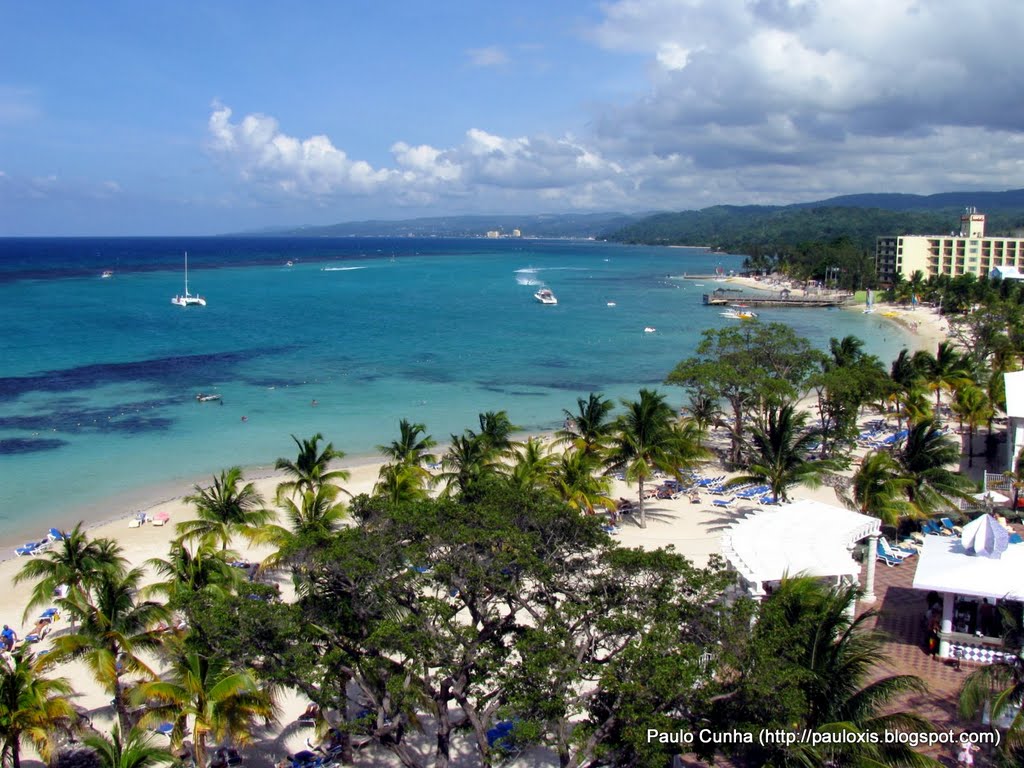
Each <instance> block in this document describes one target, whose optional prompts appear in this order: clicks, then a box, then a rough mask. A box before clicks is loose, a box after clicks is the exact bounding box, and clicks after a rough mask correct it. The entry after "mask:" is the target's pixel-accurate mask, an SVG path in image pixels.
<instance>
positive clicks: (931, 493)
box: [894, 421, 973, 514]
mask: <svg viewBox="0 0 1024 768" xmlns="http://www.w3.org/2000/svg"><path fill="white" fill-rule="evenodd" d="M894 457H895V459H896V462H897V463H898V464H899V465H900V473H901V475H902V476H903V477H906V478H908V479H909V480H910V481H911V484H910V485H909V486H908V488H907V495H908V497H909V500H910V503H911V504H913V505H914V506H915V507H916V508H917V509H918V510H919V511H920V512H921V513H922V514H932V513H934V512H937V511H940V510H942V509H944V508H948V507H955V506H956V502H955V501H954V499H966V498H968V494H969V493H970V491H972V490H973V486H972V484H971V481H970V480H968V479H967V478H966V477H963V476H962V475H960V474H959V473H957V472H956V471H954V470H950V469H949V467H950V466H951V465H956V464H958V462H959V460H960V448H959V447H958V446H957V445H956V443H954V442H953V441H952V440H950V439H949V438H948V437H946V436H945V434H944V433H943V431H942V429H941V428H940V427H939V424H938V422H936V421H921V422H918V423H917V424H914V425H913V426H911V428H910V431H909V433H908V434H907V439H906V440H905V441H904V442H903V446H902V447H901V448H900V449H899V450H898V451H896V453H895V454H894Z"/></svg>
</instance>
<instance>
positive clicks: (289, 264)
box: [284, 259, 295, 267]
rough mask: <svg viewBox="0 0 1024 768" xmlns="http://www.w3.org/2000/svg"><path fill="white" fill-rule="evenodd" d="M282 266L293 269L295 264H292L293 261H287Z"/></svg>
mask: <svg viewBox="0 0 1024 768" xmlns="http://www.w3.org/2000/svg"><path fill="white" fill-rule="evenodd" d="M284 265H285V266H286V267H294V266H295V262H294V261H291V260H290V259H289V260H288V261H286V262H285V263H284Z"/></svg>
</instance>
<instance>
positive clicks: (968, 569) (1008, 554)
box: [914, 536, 1024, 600]
mask: <svg viewBox="0 0 1024 768" xmlns="http://www.w3.org/2000/svg"><path fill="white" fill-rule="evenodd" d="M919 558H920V559H919V561H918V563H917V573H916V574H915V575H914V589H928V590H932V589H934V590H935V591H936V592H956V593H957V594H960V595H975V596H976V597H994V598H1000V597H1009V598H1011V599H1013V600H1022V599H1024V544H1011V545H1010V546H1009V548H1008V549H1007V550H1006V551H1005V552H1003V555H1002V557H1000V558H999V559H998V560H994V559H992V558H989V557H981V556H978V555H970V554H968V553H967V550H965V549H964V546H963V544H961V543H960V537H959V536H926V537H925V539H924V547H923V548H922V549H921V554H920V555H919Z"/></svg>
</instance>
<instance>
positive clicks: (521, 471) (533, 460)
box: [506, 437, 555, 491]
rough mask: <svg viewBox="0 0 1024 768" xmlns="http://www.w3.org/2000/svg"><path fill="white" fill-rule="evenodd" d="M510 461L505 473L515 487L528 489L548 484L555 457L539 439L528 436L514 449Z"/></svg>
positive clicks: (543, 486) (545, 486)
mask: <svg viewBox="0 0 1024 768" xmlns="http://www.w3.org/2000/svg"><path fill="white" fill-rule="evenodd" d="M512 461H513V463H512V466H511V467H509V468H508V470H507V472H506V474H507V476H508V478H509V480H510V481H511V482H512V484H513V485H514V486H515V487H516V488H519V489H520V490H523V491H529V490H534V489H540V488H547V487H549V486H550V480H551V473H552V471H553V469H554V464H555V457H554V456H553V455H552V454H551V451H550V450H549V449H548V446H546V445H545V444H544V443H543V442H542V441H541V440H538V439H537V438H535V437H531V438H529V439H528V440H527V441H526V442H525V443H523V444H522V445H521V446H519V447H518V448H516V449H515V450H514V452H513V454H512Z"/></svg>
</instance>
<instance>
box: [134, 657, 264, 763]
mask: <svg viewBox="0 0 1024 768" xmlns="http://www.w3.org/2000/svg"><path fill="white" fill-rule="evenodd" d="M168 650H169V653H168V655H169V657H170V673H169V674H168V675H167V676H166V677H165V678H164V679H162V680H153V681H151V682H146V683H143V684H141V685H140V686H139V687H138V689H137V690H136V692H135V698H136V700H137V701H139V702H147V701H154V700H155V701H157V702H159V704H158V705H157V706H150V707H149V709H148V712H147V715H146V717H147V718H150V719H161V720H164V721H168V722H173V723H175V724H176V725H175V727H176V730H178V731H179V732H180V733H184V731H185V728H186V727H187V725H188V724H189V722H190V721H191V730H192V736H193V743H194V744H195V762H196V766H197V767H198V768H205V766H206V765H207V757H208V754H207V746H208V741H207V740H208V739H209V738H210V737H211V736H212V737H213V739H214V740H215V741H224V740H228V741H230V742H232V743H243V744H244V743H247V742H248V741H250V740H251V738H252V734H253V731H254V729H255V727H256V724H257V722H258V721H260V720H262V721H263V722H264V723H266V724H269V723H270V722H272V721H273V719H274V716H275V704H274V700H273V696H272V695H271V694H270V692H269V691H267V690H264V689H263V688H261V687H260V686H259V685H258V683H257V682H256V679H255V677H254V676H253V675H252V673H250V672H249V671H247V670H242V669H236V668H233V667H232V666H231V665H230V664H229V663H228V661H227V660H226V659H224V658H222V657H219V656H207V655H204V654H201V653H199V652H197V651H196V650H194V649H192V648H189V647H188V646H187V645H186V644H185V643H183V642H182V641H177V640H175V641H172V643H171V645H170V647H169V649H168Z"/></svg>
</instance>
